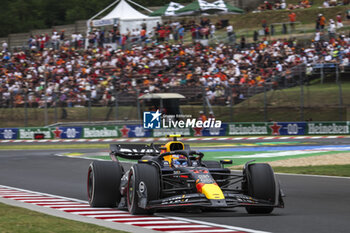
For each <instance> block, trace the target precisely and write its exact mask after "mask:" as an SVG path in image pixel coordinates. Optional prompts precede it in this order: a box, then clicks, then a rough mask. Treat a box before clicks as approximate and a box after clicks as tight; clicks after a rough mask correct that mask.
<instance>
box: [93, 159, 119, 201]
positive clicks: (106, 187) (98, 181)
mask: <svg viewBox="0 0 350 233" xmlns="http://www.w3.org/2000/svg"><path fill="white" fill-rule="evenodd" d="M122 176H123V169H122V167H121V165H120V164H119V163H118V162H114V161H93V162H92V163H91V164H90V166H89V170H88V178H87V191H88V199H89V204H90V206H92V207H115V206H118V203H119V201H120V198H121V194H120V190H119V186H120V180H121V178H122Z"/></svg>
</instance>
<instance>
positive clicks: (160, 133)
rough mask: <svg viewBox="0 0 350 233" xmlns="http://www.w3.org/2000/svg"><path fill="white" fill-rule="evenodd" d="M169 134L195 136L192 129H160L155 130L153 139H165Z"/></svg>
mask: <svg viewBox="0 0 350 233" xmlns="http://www.w3.org/2000/svg"><path fill="white" fill-rule="evenodd" d="M169 134H180V135H184V136H186V137H189V136H193V131H192V130H191V129H190V128H160V129H153V137H165V136H166V135H169Z"/></svg>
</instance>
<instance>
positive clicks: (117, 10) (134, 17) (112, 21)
mask: <svg viewBox="0 0 350 233" xmlns="http://www.w3.org/2000/svg"><path fill="white" fill-rule="evenodd" d="M127 1H128V2H130V3H133V4H134V5H137V6H139V7H141V8H143V9H145V10H148V9H147V8H144V7H143V6H141V5H139V4H137V3H135V2H133V1H131V0H117V1H116V2H114V3H112V4H111V5H109V6H108V7H107V8H105V9H104V10H102V11H100V12H99V13H98V14H97V15H95V16H94V17H92V18H91V19H90V20H89V21H88V24H90V22H92V26H94V27H101V26H107V25H118V24H119V30H120V33H127V32H128V31H133V30H141V27H142V25H146V28H147V31H148V32H149V31H151V30H152V29H153V27H155V26H156V25H157V22H159V23H161V21H162V19H161V17H150V16H147V15H144V14H142V13H140V12H139V11H137V10H135V9H134V8H133V7H132V6H131V5H130V4H129V3H128V2H127ZM116 3H118V4H117V5H116V6H115V7H114V9H113V10H112V11H111V12H110V13H108V14H107V15H106V16H104V17H103V18H101V19H99V20H93V19H94V18H96V17H97V16H99V15H100V14H102V13H103V12H105V11H106V10H107V9H109V8H110V7H112V6H113V5H114V4H116ZM148 11H150V10H148ZM150 12H151V11H150ZM92 20H93V21H92ZM88 26H89V27H90V25H88Z"/></svg>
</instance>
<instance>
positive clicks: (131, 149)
mask: <svg viewBox="0 0 350 233" xmlns="http://www.w3.org/2000/svg"><path fill="white" fill-rule="evenodd" d="M177 137H179V135H173V140H172V141H170V142H168V143H166V144H165V145H156V144H151V145H140V144H135V145H131V144H119V145H111V152H110V156H111V158H112V161H93V162H92V163H91V164H90V166H89V170H88V179H87V189H88V198H89V204H90V206H92V207H118V208H120V209H128V211H129V212H130V213H131V214H152V213H153V212H155V211H156V210H159V209H166V208H168V209H169V208H170V209H171V208H184V207H190V208H192V209H193V208H195V207H196V208H199V209H207V208H230V207H245V208H246V210H247V212H248V213H250V214H260V213H261V214H266V213H271V212H272V211H273V209H274V208H276V207H280V208H283V207H284V203H283V199H282V194H281V193H282V192H281V190H280V187H279V183H278V181H277V180H276V178H275V175H274V172H273V170H272V168H271V167H270V165H269V164H265V163H252V161H251V162H248V163H246V164H245V166H244V168H243V174H234V173H231V170H230V169H228V168H224V164H232V161H231V160H221V161H220V162H218V161H208V160H203V156H204V155H203V153H201V152H198V151H195V150H191V149H190V147H189V146H188V145H184V144H183V143H182V142H180V141H178V140H177ZM118 157H121V158H125V159H134V160H138V162H137V163H136V164H134V165H132V167H131V168H130V169H129V170H128V171H124V168H123V166H122V165H121V163H120V162H119V160H118Z"/></svg>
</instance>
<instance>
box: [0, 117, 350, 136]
mask: <svg viewBox="0 0 350 233" xmlns="http://www.w3.org/2000/svg"><path fill="white" fill-rule="evenodd" d="M349 132H350V121H342V122H241V123H223V124H222V125H221V127H220V128H160V129H145V128H143V126H142V125H117V126H90V127H81V126H69V127H47V128H44V127H43V128H40V127H31V128H0V140H14V139H20V140H23V139H34V138H35V135H38V134H40V135H41V136H42V137H41V138H42V139H93V138H140V137H164V136H166V135H168V134H182V135H184V136H185V137H198V136H199V137H200V136H204V137H205V136H209V137H213V136H249V135H251V136H278V135H291V136H292V135H347V134H350V133H349Z"/></svg>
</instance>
